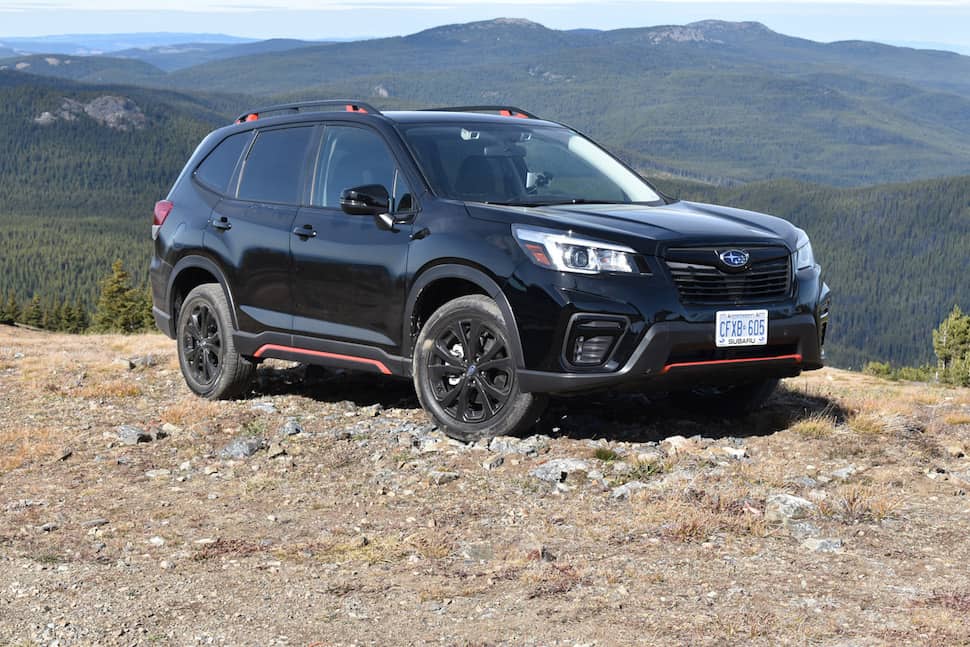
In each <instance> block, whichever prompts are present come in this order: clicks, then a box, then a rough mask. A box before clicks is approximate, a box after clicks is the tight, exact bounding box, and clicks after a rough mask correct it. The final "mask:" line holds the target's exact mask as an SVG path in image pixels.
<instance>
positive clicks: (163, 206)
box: [152, 200, 175, 240]
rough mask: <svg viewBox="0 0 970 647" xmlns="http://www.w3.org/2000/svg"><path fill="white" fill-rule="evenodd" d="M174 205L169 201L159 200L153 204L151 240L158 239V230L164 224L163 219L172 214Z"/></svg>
mask: <svg viewBox="0 0 970 647" xmlns="http://www.w3.org/2000/svg"><path fill="white" fill-rule="evenodd" d="M174 206H175V205H174V204H173V203H172V202H171V201H170V200H159V201H158V202H156V203H155V218H154V219H153V220H152V240H155V239H156V238H158V230H159V229H161V228H162V225H163V224H165V219H166V218H168V214H170V213H171V212H172V207H174Z"/></svg>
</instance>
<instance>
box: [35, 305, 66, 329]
mask: <svg viewBox="0 0 970 647" xmlns="http://www.w3.org/2000/svg"><path fill="white" fill-rule="evenodd" d="M41 310H42V311H43V315H41V324H40V327H41V328H43V329H44V330H54V331H57V330H60V329H61V308H60V306H58V305H57V304H56V303H52V302H45V303H44V305H43V306H42V307H41Z"/></svg>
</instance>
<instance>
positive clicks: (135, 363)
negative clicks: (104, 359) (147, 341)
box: [121, 353, 158, 371]
mask: <svg viewBox="0 0 970 647" xmlns="http://www.w3.org/2000/svg"><path fill="white" fill-rule="evenodd" d="M121 361H123V362H127V363H128V370H129V371H133V370H135V369H136V368H151V367H152V366H155V365H157V364H158V358H157V357H155V356H154V355H152V354H151V353H149V354H147V355H142V356H140V357H128V358H126V359H123V360H121Z"/></svg>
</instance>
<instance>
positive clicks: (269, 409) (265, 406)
mask: <svg viewBox="0 0 970 647" xmlns="http://www.w3.org/2000/svg"><path fill="white" fill-rule="evenodd" d="M250 408H251V409H252V410H253V411H258V412H259V413H276V406H275V405H274V404H273V403H272V402H253V405H252V406H251V407H250Z"/></svg>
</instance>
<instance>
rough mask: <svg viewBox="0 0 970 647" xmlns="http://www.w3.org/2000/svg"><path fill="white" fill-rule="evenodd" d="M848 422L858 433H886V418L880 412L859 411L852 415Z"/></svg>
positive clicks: (850, 427)
mask: <svg viewBox="0 0 970 647" xmlns="http://www.w3.org/2000/svg"><path fill="white" fill-rule="evenodd" d="M847 424H848V426H849V429H851V430H852V431H854V432H856V433H857V434H864V435H877V434H883V433H886V431H887V429H886V418H885V416H883V415H881V414H878V413H869V412H866V413H859V414H856V415H854V416H851V417H850V418H849V419H848V421H847Z"/></svg>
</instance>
